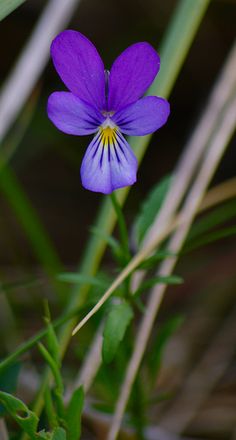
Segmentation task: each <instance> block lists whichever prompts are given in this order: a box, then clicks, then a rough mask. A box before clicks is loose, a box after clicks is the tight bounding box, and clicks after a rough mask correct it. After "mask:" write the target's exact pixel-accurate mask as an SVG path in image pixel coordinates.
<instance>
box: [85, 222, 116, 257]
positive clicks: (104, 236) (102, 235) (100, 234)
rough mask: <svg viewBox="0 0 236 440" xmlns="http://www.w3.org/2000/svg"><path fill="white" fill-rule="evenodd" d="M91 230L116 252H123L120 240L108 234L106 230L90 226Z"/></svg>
mask: <svg viewBox="0 0 236 440" xmlns="http://www.w3.org/2000/svg"><path fill="white" fill-rule="evenodd" d="M90 231H91V232H92V233H93V234H95V235H97V236H98V237H100V238H101V239H102V240H104V241H105V242H106V243H107V244H108V245H109V246H110V247H111V249H112V250H113V252H114V253H115V254H119V253H120V252H121V249H120V244H119V242H118V241H117V240H116V239H115V238H114V237H112V236H111V235H109V234H106V233H105V232H104V231H101V230H100V229H99V228H96V227H95V226H93V227H91V228H90Z"/></svg>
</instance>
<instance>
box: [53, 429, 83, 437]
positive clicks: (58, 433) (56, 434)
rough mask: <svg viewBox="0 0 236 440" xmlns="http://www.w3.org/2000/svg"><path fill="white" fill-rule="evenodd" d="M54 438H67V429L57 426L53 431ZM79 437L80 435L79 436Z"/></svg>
mask: <svg viewBox="0 0 236 440" xmlns="http://www.w3.org/2000/svg"><path fill="white" fill-rule="evenodd" d="M51 439H52V440H66V439H67V436H66V431H65V430H64V429H63V428H59V427H58V428H56V429H54V431H53V433H52V437H51ZM78 439H79V437H78Z"/></svg>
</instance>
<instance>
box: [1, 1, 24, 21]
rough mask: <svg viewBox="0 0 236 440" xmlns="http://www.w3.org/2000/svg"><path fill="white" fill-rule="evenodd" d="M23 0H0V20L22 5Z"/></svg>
mask: <svg viewBox="0 0 236 440" xmlns="http://www.w3.org/2000/svg"><path fill="white" fill-rule="evenodd" d="M24 2H25V0H1V2H0V20H3V18H5V17H6V16H7V15H9V14H10V13H11V12H13V11H14V10H15V9H16V8H18V6H20V5H21V4H22V3H24Z"/></svg>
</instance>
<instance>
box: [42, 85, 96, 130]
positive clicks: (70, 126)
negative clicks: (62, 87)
mask: <svg viewBox="0 0 236 440" xmlns="http://www.w3.org/2000/svg"><path fill="white" fill-rule="evenodd" d="M47 112H48V117H49V119H51V121H52V122H53V124H54V125H56V127H57V128H59V130H61V131H63V132H64V133H67V134H74V135H79V136H82V135H86V134H91V133H95V132H96V131H97V129H98V127H99V125H101V124H102V122H103V120H104V117H103V116H102V114H101V113H100V112H99V111H98V110H97V109H96V108H94V107H92V106H91V105H90V104H88V103H86V102H85V101H82V100H81V99H79V98H77V96H75V95H73V93H70V92H54V93H52V94H51V95H50V96H49V98H48V106H47Z"/></svg>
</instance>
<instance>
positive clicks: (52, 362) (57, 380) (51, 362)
mask: <svg viewBox="0 0 236 440" xmlns="http://www.w3.org/2000/svg"><path fill="white" fill-rule="evenodd" d="M38 348H39V351H40V353H41V355H42V356H43V358H44V360H45V361H46V362H47V364H48V365H49V367H50V369H51V371H52V374H53V376H54V380H55V383H56V387H57V391H58V394H59V395H61V396H62V394H63V388H64V387H63V382H62V378H61V374H60V370H59V368H58V365H57V364H56V362H55V360H54V359H53V358H52V356H51V354H50V353H49V352H48V350H47V349H46V348H45V347H44V345H43V344H41V343H39V344H38Z"/></svg>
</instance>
